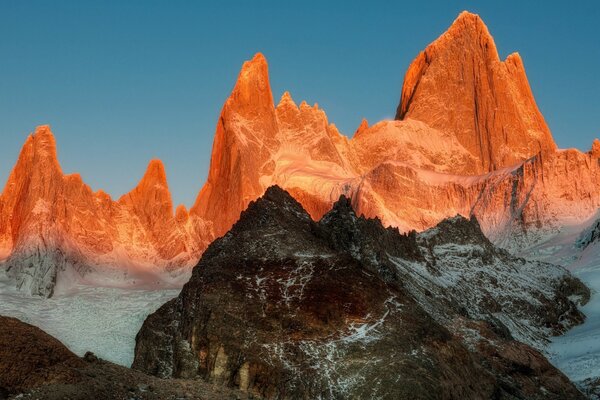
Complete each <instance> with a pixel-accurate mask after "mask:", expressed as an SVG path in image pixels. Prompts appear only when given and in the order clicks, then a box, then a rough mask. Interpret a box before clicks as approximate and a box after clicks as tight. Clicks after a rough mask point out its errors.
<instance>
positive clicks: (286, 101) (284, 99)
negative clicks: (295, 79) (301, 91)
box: [277, 91, 297, 107]
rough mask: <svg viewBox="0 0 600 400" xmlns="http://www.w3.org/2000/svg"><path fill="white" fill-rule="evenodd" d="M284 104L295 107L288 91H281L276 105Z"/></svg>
mask: <svg viewBox="0 0 600 400" xmlns="http://www.w3.org/2000/svg"><path fill="white" fill-rule="evenodd" d="M284 105H291V106H294V107H297V105H296V102H294V99H292V95H291V94H290V92H288V91H285V92H283V95H281V99H280V100H279V104H278V105H277V107H281V106H284Z"/></svg>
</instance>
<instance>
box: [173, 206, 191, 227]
mask: <svg viewBox="0 0 600 400" xmlns="http://www.w3.org/2000/svg"><path fill="white" fill-rule="evenodd" d="M175 218H176V219H177V221H178V222H180V223H181V222H185V221H187V219H188V218H189V212H188V210H187V208H186V207H185V206H184V205H183V204H180V205H178V206H177V208H176V209H175Z"/></svg>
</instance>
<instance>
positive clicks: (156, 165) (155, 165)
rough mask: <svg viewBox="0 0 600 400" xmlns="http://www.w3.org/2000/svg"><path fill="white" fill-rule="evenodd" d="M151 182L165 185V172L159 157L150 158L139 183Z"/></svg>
mask: <svg viewBox="0 0 600 400" xmlns="http://www.w3.org/2000/svg"><path fill="white" fill-rule="evenodd" d="M143 182H146V183H152V184H160V185H163V186H165V188H166V186H167V173H166V171H165V166H164V164H163V162H162V161H161V160H159V159H153V160H150V162H149V163H148V167H147V168H146V173H145V174H144V177H143V178H142V181H141V183H143Z"/></svg>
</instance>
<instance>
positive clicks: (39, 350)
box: [0, 316, 247, 400]
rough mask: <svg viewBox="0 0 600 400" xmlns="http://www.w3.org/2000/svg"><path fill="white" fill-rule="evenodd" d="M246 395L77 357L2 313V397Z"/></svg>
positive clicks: (77, 399) (78, 399)
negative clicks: (157, 376)
mask: <svg viewBox="0 0 600 400" xmlns="http://www.w3.org/2000/svg"><path fill="white" fill-rule="evenodd" d="M6 398H18V399H44V400H63V399H71V400H89V399H94V400H105V399H106V400H108V399H131V400H133V399H140V400H142V399H148V400H153V399H156V400H159V399H160V400H162V399H206V400H212V399H223V400H225V399H228V400H229V399H245V398H247V396H245V395H244V394H242V393H240V392H236V391H233V390H230V389H227V388H225V387H222V386H221V387H218V386H214V385H210V384H207V383H206V382H203V381H200V380H195V381H192V380H177V379H174V380H173V379H170V380H163V379H159V378H156V377H154V376H149V375H146V374H144V373H142V372H139V371H135V370H131V369H128V368H124V367H121V366H118V365H115V364H112V363H109V362H106V361H103V360H100V359H98V358H97V357H95V356H94V355H93V354H91V353H88V354H86V355H85V357H83V358H79V357H77V356H76V355H75V354H73V353H72V352H71V351H69V350H68V349H67V348H66V347H65V346H64V345H63V344H61V343H60V342H59V341H58V340H56V339H55V338H53V337H52V336H50V335H48V334H47V333H45V332H44V331H42V330H40V329H39V328H36V327H35V326H32V325H28V324H26V323H23V322H21V321H19V320H17V319H15V318H8V317H2V316H0V399H6Z"/></svg>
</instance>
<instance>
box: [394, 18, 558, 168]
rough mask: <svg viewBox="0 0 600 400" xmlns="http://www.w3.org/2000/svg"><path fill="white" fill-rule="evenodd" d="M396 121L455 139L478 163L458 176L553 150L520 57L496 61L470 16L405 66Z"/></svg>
mask: <svg viewBox="0 0 600 400" xmlns="http://www.w3.org/2000/svg"><path fill="white" fill-rule="evenodd" d="M396 118H397V119H407V118H411V119H416V120H419V121H423V122H425V123H426V124H427V125H429V126H430V127H432V128H435V129H438V130H440V131H443V132H449V133H451V134H453V135H454V136H455V137H456V139H457V140H458V142H459V143H461V144H462V145H463V146H464V147H465V148H466V149H467V150H468V151H469V153H471V154H472V155H473V156H475V157H476V158H477V161H478V162H477V164H476V166H475V167H476V168H474V169H464V170H463V171H456V172H467V173H473V172H478V173H481V172H488V171H492V170H495V169H498V168H502V167H506V166H509V165H512V164H515V163H517V162H519V161H523V160H525V159H527V158H529V157H531V156H533V155H535V154H537V153H538V152H540V151H542V152H546V151H554V150H555V149H556V145H555V144H554V141H553V139H552V136H551V134H550V130H549V129H548V126H547V125H546V123H545V121H544V118H543V116H542V114H541V113H540V112H539V110H538V108H537V106H536V104H535V100H534V98H533V94H532V93H531V89H530V88H529V83H528V81H527V76H526V75H525V69H524V67H523V61H522V60H521V57H520V56H519V55H518V54H517V53H513V54H511V55H509V56H508V57H507V58H506V60H504V61H501V60H500V58H499V56H498V51H497V50H496V45H495V43H494V39H493V38H492V36H491V35H490V33H489V32H488V29H487V27H486V26H485V24H484V23H483V21H482V20H481V19H480V18H479V16H477V15H474V14H470V13H468V12H464V13H462V14H461V15H460V16H459V17H458V18H457V19H456V21H455V22H454V23H453V24H452V26H451V27H450V29H448V31H447V32H446V33H444V34H443V35H442V36H440V37H439V38H438V39H437V40H436V41H434V42H433V43H432V44H430V45H429V46H428V47H427V48H426V49H425V51H423V52H421V53H420V54H419V55H418V56H417V58H416V59H415V60H414V61H413V63H412V64H411V65H410V67H409V69H408V71H407V73H406V76H405V78H404V85H403V87H402V97H401V101H400V105H399V106H398V111H397V114H396Z"/></svg>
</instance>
